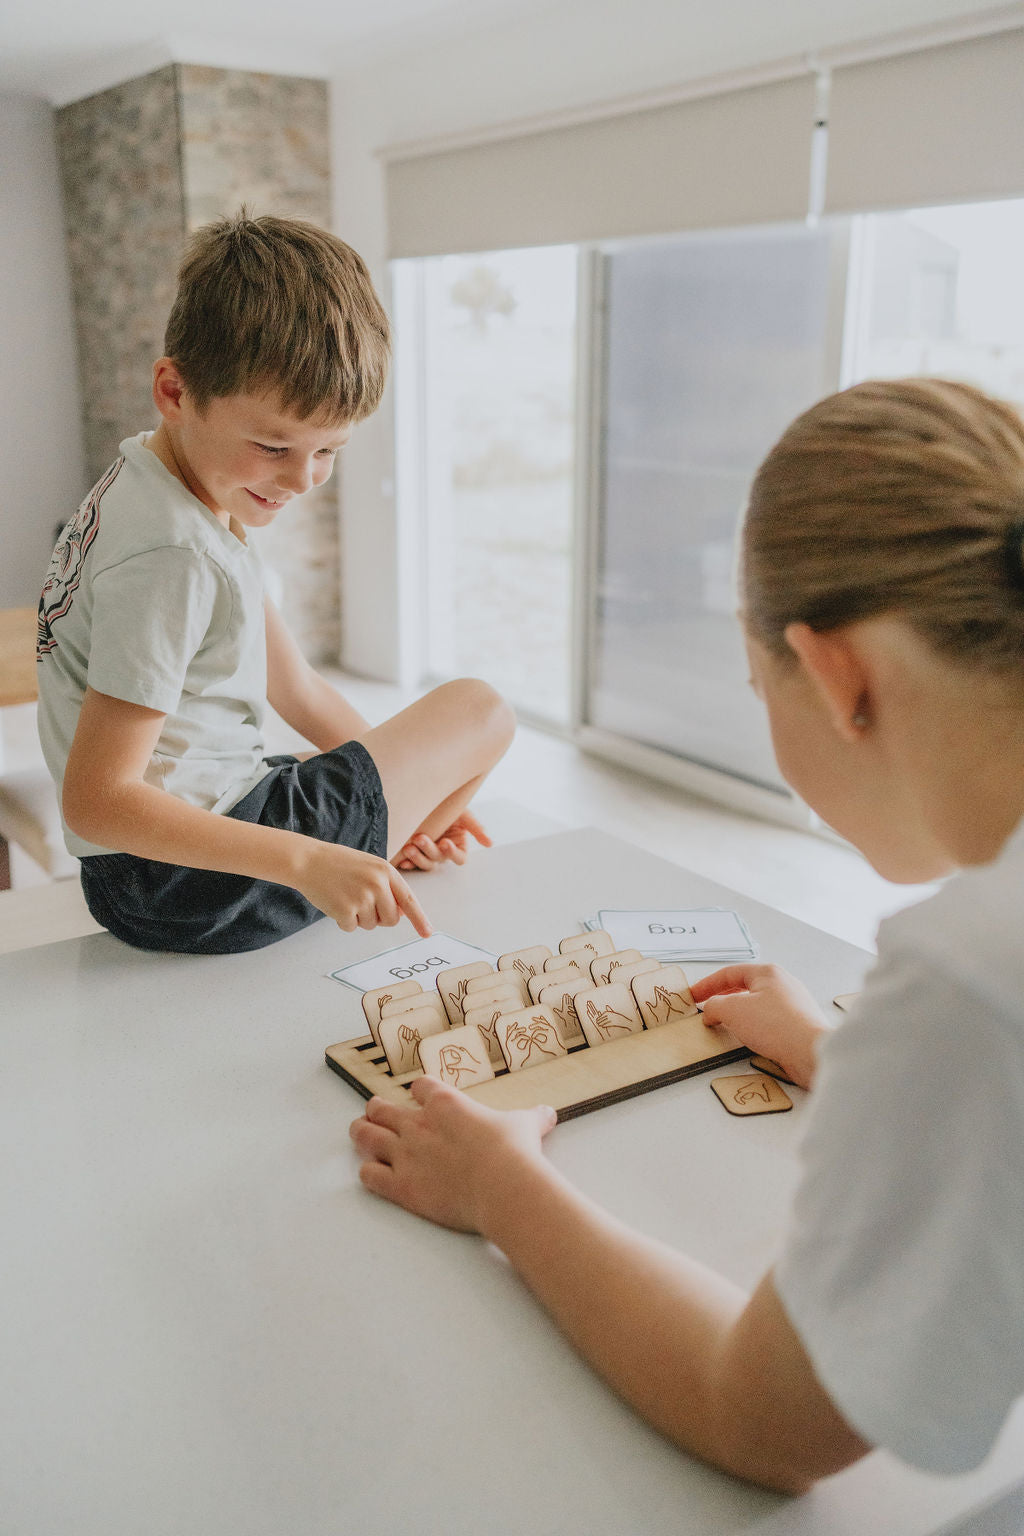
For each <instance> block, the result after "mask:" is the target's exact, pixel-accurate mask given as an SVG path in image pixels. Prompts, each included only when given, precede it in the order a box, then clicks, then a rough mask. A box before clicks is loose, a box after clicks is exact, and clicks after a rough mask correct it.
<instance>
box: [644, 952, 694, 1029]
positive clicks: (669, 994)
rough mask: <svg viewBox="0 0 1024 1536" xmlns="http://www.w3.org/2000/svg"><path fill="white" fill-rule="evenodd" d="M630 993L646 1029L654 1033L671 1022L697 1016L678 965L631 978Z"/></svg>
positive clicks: (683, 973) (661, 967) (684, 976)
mask: <svg viewBox="0 0 1024 1536" xmlns="http://www.w3.org/2000/svg"><path fill="white" fill-rule="evenodd" d="M630 989H631V991H632V993H633V996H634V997H635V998H636V1001H637V1005H638V1007H639V1009H640V1014H641V1017H642V1018H643V1021H644V1023H645V1024H646V1025H647V1028H648V1029H657V1027H658V1025H659V1024H667V1023H668V1022H669V1020H670V1019H688V1018H689V1017H690V1015H691V1014H694V1013H696V1012H697V1004H696V1003H695V1002H694V1000H693V993H692V992H691V991H690V984H689V982H688V981H687V979H686V972H685V971H684V970H683V968H682V966H681V965H660V966H658V968H657V970H654V971H643V972H641V973H640V975H635V974H634V976H633V978H632V981H631V982H630Z"/></svg>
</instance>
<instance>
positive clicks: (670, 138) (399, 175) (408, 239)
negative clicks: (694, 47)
mask: <svg viewBox="0 0 1024 1536" xmlns="http://www.w3.org/2000/svg"><path fill="white" fill-rule="evenodd" d="M813 120H814V80H813V78H812V77H811V76H810V75H804V76H802V77H800V78H798V79H792V80H783V81H779V82H773V83H771V84H768V85H758V86H754V87H751V88H748V89H746V90H738V91H730V92H728V93H726V94H724V95H719V96H705V97H700V98H697V99H691V100H689V101H682V102H677V103H674V104H672V105H669V106H659V107H654V108H649V109H645V110H643V111H637V112H629V113H624V114H622V115H621V116H614V117H604V118H598V119H594V120H592V121H590V122H586V123H579V124H573V125H571V126H569V127H559V128H551V129H545V130H543V131H541V132H537V133H530V134H521V135H518V136H516V137H514V138H508V139H500V140H496V141H492V142H488V143H481V144H475V145H471V146H468V147H465V148H461V147H460V148H456V149H448V150H442V151H439V152H437V153H430V154H424V155H415V156H408V157H402V156H399V155H396V157H395V158H394V159H391V160H389V163H388V166H387V197H388V217H389V229H390V254H391V255H392V256H431V255H441V254H444V253H447V252H456V251H479V250H501V249H508V248H511V247H514V246H524V245H558V244H562V243H565V242H571V241H578V240H600V239H608V238H613V237H617V236H618V237H621V236H629V235H651V234H662V233H670V232H671V231H673V230H682V229H711V228H715V227H716V226H724V225H730V224H751V223H763V222H767V221H772V220H785V219H799V218H803V217H804V215H805V214H806V212H807V198H808V186H809V179H810V155H811V136H812V127H813Z"/></svg>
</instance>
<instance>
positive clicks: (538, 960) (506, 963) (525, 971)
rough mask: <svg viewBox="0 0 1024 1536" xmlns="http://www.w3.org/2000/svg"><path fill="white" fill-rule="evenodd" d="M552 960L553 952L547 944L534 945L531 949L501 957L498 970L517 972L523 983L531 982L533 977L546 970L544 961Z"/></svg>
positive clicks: (516, 951) (513, 950)
mask: <svg viewBox="0 0 1024 1536" xmlns="http://www.w3.org/2000/svg"><path fill="white" fill-rule="evenodd" d="M550 959H551V951H550V949H548V947H547V945H546V944H534V945H533V946H532V947H531V948H530V949H512V950H509V952H508V954H507V955H499V956H498V970H499V971H515V973H516V975H517V976H521V977H522V979H523V981H529V979H530V977H531V976H536V974H537V972H538V971H542V970H543V969H544V961H545V960H550Z"/></svg>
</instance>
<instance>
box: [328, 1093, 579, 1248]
mask: <svg viewBox="0 0 1024 1536" xmlns="http://www.w3.org/2000/svg"><path fill="white" fill-rule="evenodd" d="M409 1094H410V1098H411V1099H412V1100H414V1101H415V1102H413V1103H409V1104H391V1103H389V1102H388V1101H387V1100H386V1099H371V1100H370V1102H369V1103H368V1104H367V1106H366V1114H365V1115H364V1116H363V1118H362V1119H360V1120H354V1121H353V1122H352V1124H351V1126H350V1127H349V1135H350V1136H351V1137H352V1140H353V1141H354V1142H355V1144H356V1148H357V1149H358V1151H359V1153H360V1155H361V1157H362V1158H363V1165H362V1167H361V1168H360V1170H359V1177H360V1178H361V1180H362V1181H363V1183H364V1184H365V1186H366V1188H367V1189H369V1190H372V1191H373V1193H374V1194H376V1195H383V1196H384V1198H385V1200H391V1201H393V1202H394V1204H395V1205H401V1206H404V1207H405V1209H406V1210H407V1211H412V1212H413V1213H414V1214H415V1215H417V1216H425V1217H426V1218H427V1220H428V1221H435V1222H437V1223H438V1225H439V1226H442V1227H452V1228H454V1229H455V1230H456V1231H458V1232H481V1231H484V1230H485V1228H486V1226H487V1216H486V1212H487V1210H488V1205H489V1202H492V1201H493V1200H495V1199H498V1200H503V1199H505V1198H507V1194H508V1190H509V1189H510V1187H511V1186H512V1184H513V1183H514V1181H515V1175H516V1167H517V1165H518V1166H522V1164H523V1162H524V1160H525V1161H527V1162H538V1161H541V1160H542V1159H541V1141H542V1139H543V1138H544V1137H545V1136H546V1135H547V1133H548V1131H550V1130H551V1129H552V1127H553V1126H554V1124H555V1112H554V1110H553V1109H549V1108H547V1107H544V1108H541V1109H521V1110H495V1109H488V1108H487V1107H486V1105H483V1104H475V1103H474V1102H473V1101H472V1100H471V1099H469V1098H467V1097H466V1095H465V1094H464V1093H459V1091H458V1089H456V1088H449V1087H448V1085H447V1084H446V1083H442V1082H440V1081H439V1080H438V1079H437V1078H436V1077H419V1078H417V1079H416V1081H415V1082H414V1083H413V1085H412V1087H411V1089H410V1090H409Z"/></svg>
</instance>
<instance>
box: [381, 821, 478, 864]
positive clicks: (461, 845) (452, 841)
mask: <svg viewBox="0 0 1024 1536" xmlns="http://www.w3.org/2000/svg"><path fill="white" fill-rule="evenodd" d="M471 837H475V838H476V840H477V842H478V843H479V844H480V845H481V847H483V848H490V847H492V846H493V844H492V843H491V839H490V838H489V837H488V835H487V833H486V832H485V831H484V829H483V827H482V826H481V825H480V823H479V822H478V821H477V819H476V817H475V816H473V815H471V814H470V812H469V811H463V812H462V813H461V814H460V815H458V816H456V818H455V820H454V821H453V822H452V824H451V826H450V827H449V828H448V829H447V830H446V831H445V832H443V833H442V834H441V836H440V837H439V838H438V839H437V841H436V842H435V841H434V839H433V838H430V837H428V836H427V835H426V833H425V832H417V833H416V834H415V836H414V837H411V838H410V839H409V841H408V842H407V843H406V845H405V847H404V848H400V849H399V851H398V852H397V853H396V854H395V857H394V859H393V860H392V863H393V864H394V865H395V867H396V869H437V868H439V867H440V865H442V864H444V863H446V862H450V863H452V864H465V862H466V855H467V853H468V852H469V840H470V838H471Z"/></svg>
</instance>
